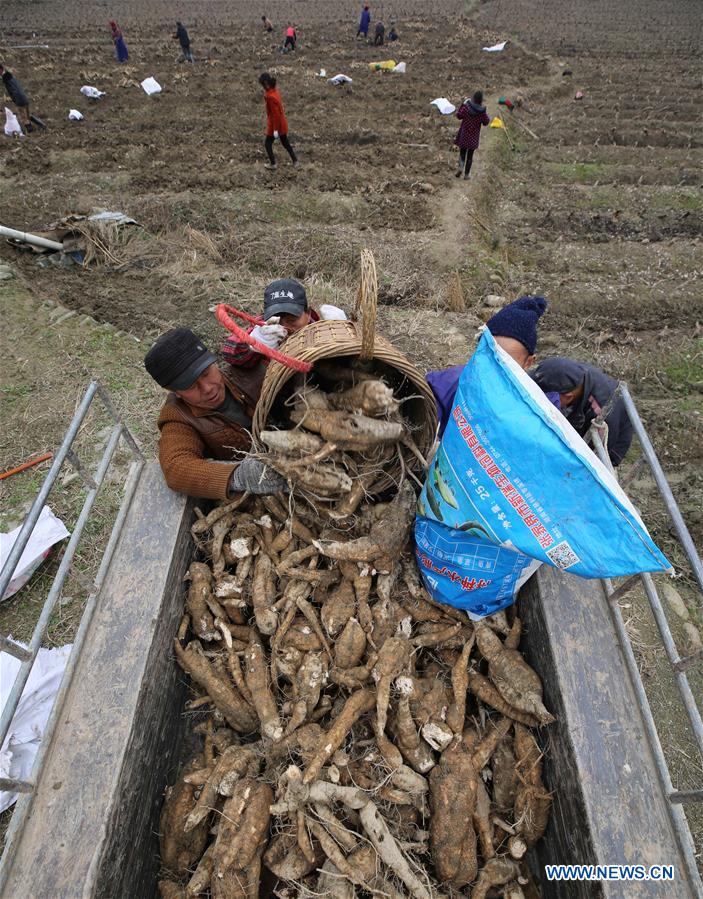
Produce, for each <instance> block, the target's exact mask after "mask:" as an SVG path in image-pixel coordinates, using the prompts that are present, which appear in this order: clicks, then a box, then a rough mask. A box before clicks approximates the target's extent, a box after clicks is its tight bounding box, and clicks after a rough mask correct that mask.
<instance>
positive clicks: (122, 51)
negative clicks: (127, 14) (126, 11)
mask: <svg viewBox="0 0 703 899" xmlns="http://www.w3.org/2000/svg"><path fill="white" fill-rule="evenodd" d="M110 31H111V32H112V41H113V43H114V45H115V56H116V57H117V62H127V60H128V59H129V51H128V50H127V44H125V42H124V37H123V35H122V29H121V28H120V26H119V25H118V24H117V22H110Z"/></svg>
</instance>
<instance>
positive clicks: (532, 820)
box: [515, 724, 552, 846]
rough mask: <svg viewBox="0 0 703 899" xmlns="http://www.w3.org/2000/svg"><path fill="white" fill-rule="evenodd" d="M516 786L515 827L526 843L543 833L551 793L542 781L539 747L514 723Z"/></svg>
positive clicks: (524, 729)
mask: <svg viewBox="0 0 703 899" xmlns="http://www.w3.org/2000/svg"><path fill="white" fill-rule="evenodd" d="M515 755H516V757H517V776H518V781H519V783H518V787H517V792H516V795H515V829H516V830H517V831H518V832H519V833H520V834H521V836H523V837H524V839H525V842H526V843H527V845H528V846H532V845H534V843H536V842H537V840H539V838H540V837H541V836H543V835H544V832H545V830H546V829H547V823H548V821H549V808H550V805H551V801H552V799H551V795H550V794H549V793H548V792H547V791H546V790H545V788H544V784H543V783H542V750H541V749H540V748H539V746H538V745H537V741H536V740H535V738H534V737H533V736H532V734H531V733H530V732H529V730H528V729H527V728H526V727H523V726H522V725H520V724H516V725H515Z"/></svg>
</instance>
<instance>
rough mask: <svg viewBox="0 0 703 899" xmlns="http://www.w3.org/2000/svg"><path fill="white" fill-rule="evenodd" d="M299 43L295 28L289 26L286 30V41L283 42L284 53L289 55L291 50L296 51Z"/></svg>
mask: <svg viewBox="0 0 703 899" xmlns="http://www.w3.org/2000/svg"><path fill="white" fill-rule="evenodd" d="M297 41H298V35H297V34H296V33H295V28H294V27H293V26H292V25H289V26H288V27H287V28H286V39H285V41H283V52H284V53H287V52H289V51H291V50H295V45H296V43H297Z"/></svg>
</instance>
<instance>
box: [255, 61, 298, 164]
mask: <svg viewBox="0 0 703 899" xmlns="http://www.w3.org/2000/svg"><path fill="white" fill-rule="evenodd" d="M259 84H260V85H261V86H262V87H263V89H264V101H265V103H266V140H265V141H264V147H265V148H266V155H267V156H268V158H269V161H268V162H267V163H266V168H267V169H271V170H273V171H275V170H276V169H277V168H278V166H277V165H276V157H275V156H274V155H273V142H274V140H275V138H276V137H278V139H279V140H280V142H281V146H282V147H283V148H284V149H285V150H287V151H288V155H289V156H290V158H291V159H292V161H293V165H298V157H297V156H296V155H295V150H294V149H293V147H291V144H290V141H289V140H288V121H287V119H286V114H285V112H284V110H283V101H282V100H281V95H280V93H279V92H278V90H277V89H276V79H275V78H274V76H273V75H269V73H268V72H264V73H263V74H262V75H260V76H259Z"/></svg>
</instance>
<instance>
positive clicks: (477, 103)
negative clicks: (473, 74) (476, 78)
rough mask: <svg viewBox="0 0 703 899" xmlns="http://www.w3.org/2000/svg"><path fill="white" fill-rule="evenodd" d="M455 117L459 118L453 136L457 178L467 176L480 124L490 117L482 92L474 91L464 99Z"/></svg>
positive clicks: (477, 140)
mask: <svg viewBox="0 0 703 899" xmlns="http://www.w3.org/2000/svg"><path fill="white" fill-rule="evenodd" d="M456 117H457V118H458V119H461V126H460V128H459V131H458V132H457V135H456V137H455V138H454V143H455V144H456V146H457V147H459V168H458V170H457V173H456V177H457V178H461V176H462V174H463V176H464V179H466V178H468V177H469V172H470V171H471V163H472V162H473V160H474V150H478V142H479V140H480V138H481V126H482V125H488V124H489V123H490V121H491V120H490V119H489V118H488V114H487V113H486V107H485V106H484V105H483V92H482V91H476V93H475V94H474V95H473V98H472V99H471V100H468V99H467V100H464V102H463V103H462V104H461V106H460V107H459V109H458V110H457V114H456Z"/></svg>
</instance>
